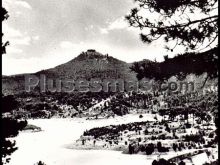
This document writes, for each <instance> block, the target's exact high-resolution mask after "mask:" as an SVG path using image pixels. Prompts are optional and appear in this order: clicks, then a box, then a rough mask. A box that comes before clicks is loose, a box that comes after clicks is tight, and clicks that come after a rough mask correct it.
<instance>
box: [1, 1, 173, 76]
mask: <svg viewBox="0 0 220 165" xmlns="http://www.w3.org/2000/svg"><path fill="white" fill-rule="evenodd" d="M3 6H4V7H5V8H6V9H7V10H8V12H9V16H10V17H9V19H8V20H6V21H4V22H3V33H4V36H3V40H4V41H6V40H8V41H9V42H10V45H9V46H8V47H7V49H6V50H7V54H5V55H3V57H2V74H3V75H13V74H20V73H33V72H37V71H40V70H42V69H48V68H52V67H55V66H57V65H59V64H62V63H65V62H67V61H69V60H71V59H73V58H75V57H76V56H78V55H79V54H80V53H81V52H83V51H86V50H87V49H96V50H97V51H98V52H100V53H103V54H107V53H108V54H109V55H110V56H113V57H116V58H118V59H120V60H123V61H125V62H134V61H140V60H142V59H150V60H155V59H156V60H157V61H162V60H163V56H164V55H169V56H173V55H174V53H175V52H173V53H172V54H171V52H167V50H166V49H164V44H163V41H156V42H153V43H152V44H150V45H148V44H146V43H142V41H141V40H140V38H139V34H140V30H139V29H136V28H132V27H129V25H128V22H127V21H126V20H125V19H124V18H125V15H126V14H128V13H129V12H130V10H131V9H132V8H133V7H135V4H134V1H133V0H37V1H36V0H3Z"/></svg>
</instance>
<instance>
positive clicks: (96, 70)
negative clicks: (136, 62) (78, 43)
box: [2, 50, 136, 94]
mask: <svg viewBox="0 0 220 165" xmlns="http://www.w3.org/2000/svg"><path fill="white" fill-rule="evenodd" d="M130 66H131V64H128V63H126V62H123V61H120V60H118V59H116V58H113V57H111V56H108V55H103V54H101V53H99V52H96V51H95V50H88V51H86V52H82V53H81V54H80V55H78V56H77V57H76V58H74V59H72V60H71V61H69V62H67V63H64V64H61V65H59V66H57V67H54V68H51V69H47V70H42V71H39V72H37V73H33V74H31V75H36V76H38V77H39V76H40V75H42V74H44V75H45V76H46V77H47V78H51V79H53V80H55V79H56V78H58V79H74V80H77V79H81V78H83V79H87V80H90V79H91V78H99V79H123V80H136V76H135V73H133V72H131V71H130V69H129V67H130ZM24 77H25V74H20V75H14V76H3V77H2V92H3V93H5V94H11V93H17V92H22V91H24V80H25V78H24Z"/></svg>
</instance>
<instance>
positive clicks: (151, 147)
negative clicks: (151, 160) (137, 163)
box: [145, 143, 154, 155]
mask: <svg viewBox="0 0 220 165" xmlns="http://www.w3.org/2000/svg"><path fill="white" fill-rule="evenodd" d="M145 152H146V155H151V154H152V153H153V152H154V145H153V144H152V143H150V144H148V145H147V146H146V147H145Z"/></svg>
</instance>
